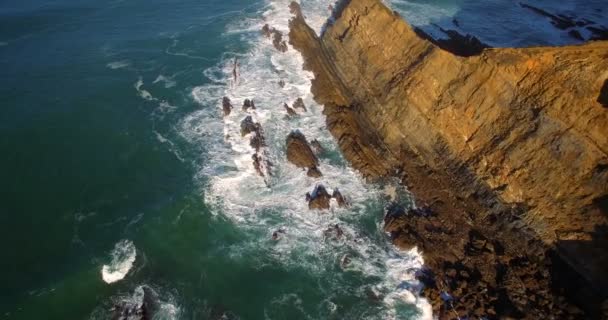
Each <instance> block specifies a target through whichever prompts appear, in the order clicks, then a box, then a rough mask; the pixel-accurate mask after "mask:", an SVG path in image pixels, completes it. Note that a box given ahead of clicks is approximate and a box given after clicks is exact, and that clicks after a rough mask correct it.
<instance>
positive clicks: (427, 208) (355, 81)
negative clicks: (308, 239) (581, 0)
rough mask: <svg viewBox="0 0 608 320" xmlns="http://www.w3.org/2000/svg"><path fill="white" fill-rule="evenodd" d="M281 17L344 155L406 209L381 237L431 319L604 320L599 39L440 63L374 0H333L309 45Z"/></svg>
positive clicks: (440, 56) (300, 26) (607, 157)
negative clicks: (417, 269)
mask: <svg viewBox="0 0 608 320" xmlns="http://www.w3.org/2000/svg"><path fill="white" fill-rule="evenodd" d="M291 9H292V13H294V18H293V19H292V20H291V21H290V28H291V31H290V34H289V38H290V43H291V44H292V46H293V47H294V48H296V49H297V50H299V51H300V52H301V53H302V55H303V56H304V59H305V65H304V67H305V68H306V69H308V70H311V71H312V72H313V73H314V74H315V78H314V80H312V89H311V90H312V93H313V95H314V98H315V100H317V101H318V102H319V103H320V104H323V105H324V111H323V112H324V114H325V115H326V117H327V126H328V128H329V129H330V131H331V133H332V134H333V136H334V137H335V138H336V140H337V141H338V144H339V146H340V148H341V150H342V152H343V154H344V155H345V157H346V158H347V159H348V160H349V161H350V163H351V164H352V165H353V166H354V167H355V168H356V169H358V170H359V171H360V172H361V173H362V174H363V175H364V176H366V177H368V178H369V179H371V180H379V179H383V178H387V177H395V176H396V177H398V178H399V179H400V180H401V181H402V183H403V184H404V185H407V187H408V188H409V190H410V191H411V192H412V193H413V194H414V195H415V198H416V202H417V203H419V204H422V206H421V207H420V208H418V209H415V210H406V209H404V208H402V209H398V208H392V210H390V211H388V212H389V213H390V214H387V218H386V224H385V228H386V230H387V231H388V232H389V233H390V234H391V236H392V238H393V241H394V242H395V243H396V244H397V245H399V246H401V247H404V248H408V247H412V246H417V247H418V248H420V249H421V250H422V252H423V255H424V258H425V264H426V266H427V268H428V269H427V270H424V271H423V272H421V273H420V275H419V278H420V279H421V280H422V281H424V282H425V283H426V289H425V291H424V295H425V296H426V297H427V298H428V299H429V300H430V301H431V302H432V304H433V308H434V311H435V314H436V316H438V317H439V318H440V319H451V318H456V317H461V318H464V317H473V318H477V317H487V318H490V319H498V318H509V317H511V318H529V319H581V318H592V319H593V318H602V317H604V316H606V314H605V313H606V310H605V309H604V310H602V304H603V305H604V306H606V305H608V302H606V301H607V300H606V299H607V297H608V272H607V271H606V266H607V265H608V240H607V239H608V227H607V226H608V204H607V203H608V200H606V199H608V129H607V126H606V124H607V123H608V109H606V108H605V104H606V81H607V78H608V71H607V70H608V43H607V42H602V41H596V42H591V43H588V44H584V45H580V46H569V47H561V48H550V47H538V48H525V49H512V48H502V49H484V46H483V44H481V45H480V44H479V43H477V41H475V40H473V39H472V38H471V37H466V36H464V39H458V37H456V36H455V37H454V38H453V41H456V42H460V43H461V44H463V47H467V46H471V45H472V47H473V48H472V49H473V50H471V51H469V52H464V53H463V52H462V51H461V52H456V54H455V53H454V52H450V51H456V49H457V48H456V47H452V48H450V47H449V46H445V45H442V44H441V43H437V42H436V41H435V43H433V42H431V41H429V39H427V38H426V37H424V36H422V37H421V35H420V34H419V33H416V31H415V30H414V29H412V28H411V27H410V26H409V25H408V24H407V23H406V22H405V21H404V20H402V19H401V18H400V17H399V16H398V15H396V14H395V13H393V12H392V11H391V10H389V9H388V8H387V7H385V6H384V5H383V4H382V3H381V2H380V1H379V0H352V1H348V0H347V1H343V2H341V3H340V6H339V7H338V8H337V9H336V10H335V11H334V17H333V18H334V19H333V20H334V21H333V23H331V24H330V25H327V26H326V28H325V30H324V32H323V34H322V35H321V36H320V37H319V36H317V35H316V33H315V32H314V31H313V30H312V29H311V28H310V27H309V26H308V25H307V24H306V22H305V20H304V17H303V16H302V14H301V12H300V10H299V6H298V5H297V4H296V3H292V5H291ZM561 18H563V17H561ZM575 23H576V22H575ZM463 41H464V43H463ZM448 50H450V51H448ZM458 50H460V49H458ZM323 198H326V197H325V196H323ZM320 202H321V205H325V203H324V202H322V201H320Z"/></svg>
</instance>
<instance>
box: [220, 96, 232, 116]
mask: <svg viewBox="0 0 608 320" xmlns="http://www.w3.org/2000/svg"><path fill="white" fill-rule="evenodd" d="M222 110H223V111H224V117H226V116H228V115H230V112H231V111H232V103H230V98H228V97H224V98H222Z"/></svg>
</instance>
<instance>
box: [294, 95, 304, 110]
mask: <svg viewBox="0 0 608 320" xmlns="http://www.w3.org/2000/svg"><path fill="white" fill-rule="evenodd" d="M293 108H294V109H302V110H304V111H307V110H306V106H305V105H304V100H302V98H297V99H296V101H294V102H293Z"/></svg>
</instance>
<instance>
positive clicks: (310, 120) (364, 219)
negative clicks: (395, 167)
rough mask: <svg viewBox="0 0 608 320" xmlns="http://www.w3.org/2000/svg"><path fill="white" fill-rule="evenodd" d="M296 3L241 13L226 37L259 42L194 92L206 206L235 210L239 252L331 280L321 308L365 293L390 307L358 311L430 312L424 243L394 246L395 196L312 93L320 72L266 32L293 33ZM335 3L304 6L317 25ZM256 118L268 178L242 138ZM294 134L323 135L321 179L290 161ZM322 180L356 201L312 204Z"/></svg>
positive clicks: (226, 61)
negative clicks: (228, 108) (359, 159)
mask: <svg viewBox="0 0 608 320" xmlns="http://www.w3.org/2000/svg"><path fill="white" fill-rule="evenodd" d="M289 3H290V1H289V0H275V1H270V2H268V3H267V5H266V7H265V8H264V11H263V12H261V17H260V18H259V19H239V20H238V21H235V22H234V23H233V24H231V25H230V26H229V27H228V29H227V30H226V34H227V35H228V34H229V35H231V36H234V35H235V34H238V35H240V36H241V39H242V41H244V42H246V43H248V44H249V48H250V49H249V51H247V52H245V53H232V52H228V53H225V54H224V55H223V57H222V61H221V62H220V63H219V64H217V65H216V66H214V67H211V68H209V69H207V70H205V71H204V73H203V74H204V75H205V76H206V77H207V79H208V80H209V83H208V84H205V85H202V86H199V87H196V88H194V89H192V96H193V98H194V99H195V100H196V101H197V102H198V103H199V104H200V105H201V106H202V108H201V109H200V110H198V111H196V112H194V113H191V114H189V115H188V116H186V117H185V118H184V119H183V121H182V124H181V128H182V134H183V136H184V137H185V138H187V139H188V140H189V141H190V142H192V143H195V144H199V145H201V146H203V148H204V149H205V150H206V152H205V154H206V157H207V158H205V159H203V161H201V162H202V163H204V164H203V165H202V166H201V167H200V171H199V174H198V176H199V177H201V181H204V182H201V183H203V184H204V186H203V187H204V195H205V202H206V203H207V204H208V205H210V206H211V207H212V208H213V210H212V212H213V213H214V214H215V215H218V216H220V215H221V216H222V217H225V218H228V219H229V220H230V221H232V222H233V224H234V225H235V226H237V227H238V228H240V229H241V230H243V231H244V233H245V234H246V235H249V237H248V238H247V239H246V241H245V240H244V241H243V242H242V243H240V244H239V245H237V246H231V247H230V248H228V249H227V250H228V255H229V256H230V257H231V258H232V259H235V260H238V259H241V258H242V257H248V259H251V257H252V256H253V257H254V261H253V262H254V263H258V264H259V267H262V266H263V265H264V264H265V263H268V262H267V261H268V260H271V261H273V264H275V263H279V264H280V265H282V266H283V267H284V268H285V269H288V270H289V269H297V270H302V269H304V270H305V271H306V272H309V273H311V274H314V275H316V276H318V277H321V278H323V279H327V282H326V283H322V284H319V286H320V290H321V291H323V292H325V293H326V294H327V299H326V301H323V302H322V304H323V305H322V306H319V307H320V308H322V309H326V310H328V312H330V313H331V312H333V311H332V310H336V309H337V308H339V307H340V305H339V303H340V302H339V300H340V294H343V292H345V291H348V290H355V294H356V295H358V296H360V297H361V298H362V299H364V300H366V301H372V300H373V301H375V302H379V303H380V304H381V308H380V309H381V311H380V312H378V310H377V309H375V308H376V307H371V306H370V307H369V310H359V311H357V315H358V316H361V315H365V316H364V317H365V318H369V319H403V318H411V317H415V318H422V319H431V318H432V314H431V307H430V305H429V303H428V302H427V301H426V300H424V299H422V298H420V296H419V290H420V283H418V281H417V280H416V279H415V276H414V274H415V272H416V271H417V270H419V269H420V268H421V267H422V264H423V261H422V257H421V255H420V254H419V253H418V251H416V250H415V249H414V250H411V251H400V250H399V249H397V248H395V247H393V246H392V245H390V243H389V240H388V238H387V237H386V236H385V235H384V232H383V230H382V224H381V223H380V222H379V220H380V219H381V217H382V214H383V212H384V211H383V206H384V204H385V202H386V200H385V193H384V190H382V188H381V187H379V186H375V185H370V184H367V183H365V181H364V180H363V178H362V177H361V176H360V175H359V174H358V173H357V172H356V171H354V170H353V169H352V168H350V166H349V165H348V164H347V163H346V161H345V160H344V159H343V158H342V156H341V154H340V151H339V149H338V146H337V144H336V143H335V141H334V140H333V138H332V137H331V135H330V134H329V132H328V131H327V129H326V126H325V117H324V116H323V114H322V108H323V107H322V106H320V105H318V104H317V103H316V102H315V101H314V100H313V97H312V95H311V93H310V81H311V80H312V79H313V77H314V76H313V74H312V73H310V72H307V71H304V70H303V69H302V65H303V59H302V57H301V55H300V54H299V53H298V52H297V51H296V50H295V49H293V48H292V47H291V46H289V45H288V50H287V52H284V53H283V52H280V51H278V50H277V49H275V47H274V46H273V44H272V40H271V39H267V38H266V37H264V36H263V35H262V34H261V33H260V30H261V29H262V27H263V26H264V24H268V25H269V26H270V27H272V28H275V29H276V30H278V31H280V32H281V33H282V34H283V38H284V39H286V38H288V31H289V30H288V20H289V18H290V17H291V15H290V13H289V8H288V6H289ZM332 4H333V2H332V1H326V0H314V1H302V9H303V11H304V14H305V15H306V17H307V20H308V21H310V23H311V26H312V27H313V28H314V29H315V30H317V32H319V31H320V30H321V27H322V26H323V24H324V23H325V21H326V19H327V17H328V15H329V13H330V10H329V7H330V5H332ZM235 68H236V69H237V76H235V74H234V69H235ZM223 97H228V98H229V99H230V101H231V102H232V105H233V106H234V109H233V110H232V112H231V114H230V115H228V116H226V117H222V98H223ZM298 98H301V99H302V100H303V102H304V104H305V105H306V107H307V111H305V112H304V111H301V110H299V111H300V114H299V115H298V116H295V117H287V114H286V113H285V109H284V107H283V105H284V104H288V105H292V104H293V103H294V102H295V101H296V99H298ZM245 99H253V100H254V101H255V105H256V109H253V110H252V109H248V110H246V111H244V110H242V109H241V105H242V104H243V103H244V101H245ZM246 116H251V117H252V119H253V120H254V121H255V122H257V123H259V124H260V125H261V127H262V128H263V131H264V136H265V139H266V147H265V150H264V157H265V158H266V159H267V160H268V161H269V162H270V163H271V164H272V166H271V171H270V172H271V175H270V176H269V177H268V176H267V177H265V178H264V177H261V176H260V175H259V174H258V172H257V171H256V170H255V168H254V166H253V163H252V155H253V154H254V152H255V150H254V149H253V148H252V147H251V146H250V144H249V136H245V137H243V136H241V133H240V123H241V121H242V119H244V118H245V117H246ZM292 130H299V131H300V132H302V133H303V134H304V135H305V136H306V137H307V139H308V140H309V141H311V140H313V139H316V140H317V141H319V142H320V144H321V145H322V146H323V148H324V149H325V150H326V151H325V152H324V153H323V154H322V155H321V156H320V159H319V160H320V166H319V170H320V171H321V172H322V173H323V176H322V177H321V178H311V177H308V176H307V175H306V172H305V171H302V170H300V169H298V168H296V167H295V166H294V165H292V164H291V163H289V162H287V161H286V151H285V139H286V137H287V135H288V134H289V133H290V132H291V131H292ZM318 184H323V185H324V186H325V187H327V189H328V191H329V193H331V192H332V190H333V189H336V188H339V189H340V192H341V193H342V194H343V195H344V196H345V197H347V198H348V201H349V202H350V206H349V207H347V208H340V207H339V206H338V205H337V203H335V201H333V200H332V203H331V208H330V210H328V212H317V211H311V210H309V209H308V203H307V202H306V200H305V194H306V193H307V192H310V191H312V189H313V188H314V187H315V186H316V185H318ZM403 202H404V204H406V205H408V204H411V202H412V201H411V199H410V198H409V197H407V196H405V197H404V198H403ZM370 221H372V223H371V224H372V226H371V227H370V223H369V222H370ZM336 226H337V227H336ZM338 229H339V230H340V231H339V232H338V231H337V230H338ZM338 233H339V234H338ZM273 234H274V235H275V236H273ZM273 238H274V239H273ZM352 277H356V278H357V279H360V280H359V281H360V282H361V283H362V284H361V285H357V286H354V285H353V284H352V282H353V281H351V280H349V279H350V278H352ZM355 282H357V281H355ZM285 299H288V301H290V303H292V302H293V303H295V302H297V301H299V300H298V299H300V298H299V297H298V296H297V295H288V296H285V295H284V294H281V295H278V296H277V297H276V298H275V299H274V300H273V301H272V302H271V303H270V306H267V308H270V309H272V308H275V307H276V308H278V307H279V306H280V305H281V304H282V303H281V301H283V300H285ZM292 300H293V301H292ZM294 301H295V302H294ZM372 304H373V303H372ZM370 305H371V304H370ZM372 310H374V311H372ZM267 313H268V314H271V313H272V312H271V311H269V310H267ZM341 315H343V316H347V315H345V314H341ZM308 317H309V318H315V316H314V315H308Z"/></svg>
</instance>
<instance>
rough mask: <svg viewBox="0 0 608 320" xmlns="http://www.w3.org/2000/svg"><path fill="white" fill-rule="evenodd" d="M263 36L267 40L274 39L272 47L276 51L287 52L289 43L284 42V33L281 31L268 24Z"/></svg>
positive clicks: (264, 28) (263, 30)
mask: <svg viewBox="0 0 608 320" xmlns="http://www.w3.org/2000/svg"><path fill="white" fill-rule="evenodd" d="M262 34H263V35H264V36H266V37H267V38H270V39H272V45H273V46H274V47H275V49H277V50H279V51H281V52H286V51H287V42H285V40H283V33H281V31H279V30H277V29H275V28H271V27H270V26H269V25H268V24H265V25H264V26H263V27H262Z"/></svg>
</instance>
